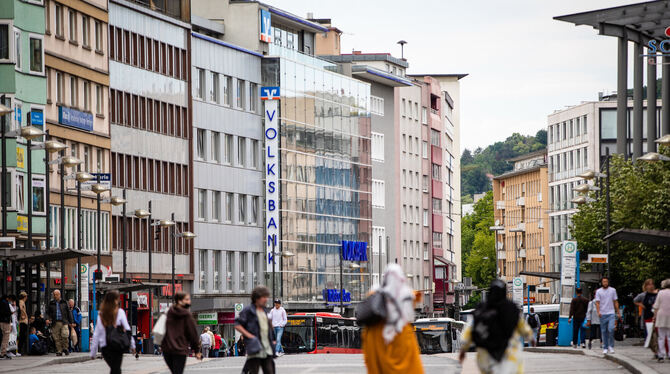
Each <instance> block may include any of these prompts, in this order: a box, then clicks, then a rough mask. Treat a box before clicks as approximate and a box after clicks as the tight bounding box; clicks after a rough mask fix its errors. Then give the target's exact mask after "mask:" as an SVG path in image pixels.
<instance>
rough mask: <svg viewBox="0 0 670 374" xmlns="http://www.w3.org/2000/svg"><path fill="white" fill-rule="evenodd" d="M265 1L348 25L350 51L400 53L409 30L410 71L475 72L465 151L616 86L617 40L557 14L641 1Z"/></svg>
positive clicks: (464, 97) (464, 113) (465, 91)
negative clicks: (564, 20) (400, 44)
mask: <svg viewBox="0 0 670 374" xmlns="http://www.w3.org/2000/svg"><path fill="white" fill-rule="evenodd" d="M266 1H267V2H269V3H270V4H272V5H275V6H277V7H279V8H282V9H284V10H286V11H289V12H292V13H294V14H297V15H300V16H303V17H306V15H307V12H312V13H314V17H316V18H331V19H332V20H333V24H334V26H336V27H338V28H339V29H341V30H342V31H344V34H343V35H342V53H351V51H352V50H354V49H355V50H361V51H363V52H367V53H371V52H378V53H379V52H391V53H392V54H393V55H394V56H397V57H400V46H398V45H397V44H396V42H397V41H398V40H401V39H404V40H406V41H407V42H408V44H407V45H405V57H406V58H407V59H408V61H409V64H410V68H409V73H414V74H416V73H468V74H469V76H467V77H466V78H464V79H463V80H461V103H460V106H461V107H460V109H461V152H462V151H463V149H464V148H466V147H467V148H470V149H474V148H476V147H479V146H481V147H484V146H486V145H489V144H491V143H493V142H495V141H498V140H504V139H505V138H506V137H507V136H509V135H511V134H512V133H513V132H519V133H522V134H535V133H536V132H537V131H538V130H539V129H541V128H545V127H546V124H547V115H548V114H550V113H552V112H553V111H554V110H556V109H561V108H564V107H565V106H568V105H574V104H578V103H580V102H581V101H591V100H596V99H597V97H598V91H613V90H615V89H616V40H615V39H613V38H609V37H604V36H599V35H598V33H597V31H596V30H594V29H592V28H591V27H588V26H580V27H576V26H574V25H572V24H568V23H565V22H559V21H555V20H553V19H552V17H554V16H558V15H565V14H571V13H577V12H582V11H587V10H594V9H599V8H605V7H611V6H617V5H623V4H630V3H634V2H636V1H621V0H588V1H584V0H579V1H578V0H561V1H544V0H543V1H538V0H526V1H521V0H508V1H498V0H486V1H484V0H468V1H461V0H458V1H456V0H414V1H400V0H386V1H382V0H338V1H313V0H266ZM629 65H632V64H629ZM629 75H630V74H629Z"/></svg>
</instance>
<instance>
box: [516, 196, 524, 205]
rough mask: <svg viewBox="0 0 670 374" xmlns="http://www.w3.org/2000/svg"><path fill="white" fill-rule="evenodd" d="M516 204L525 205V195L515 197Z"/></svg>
mask: <svg viewBox="0 0 670 374" xmlns="http://www.w3.org/2000/svg"><path fill="white" fill-rule="evenodd" d="M516 205H517V206H526V198H525V197H523V196H522V197H519V198H517V199H516Z"/></svg>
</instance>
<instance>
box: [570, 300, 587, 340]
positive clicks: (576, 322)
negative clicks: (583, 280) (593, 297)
mask: <svg viewBox="0 0 670 374" xmlns="http://www.w3.org/2000/svg"><path fill="white" fill-rule="evenodd" d="M575 292H576V293H577V296H575V297H574V298H573V299H572V301H571V302H570V315H569V316H568V323H570V322H572V347H573V348H578V347H579V346H580V345H581V346H582V348H586V334H585V332H586V329H585V328H584V320H585V319H586V311H587V310H588V309H589V300H588V299H587V298H585V297H584V296H582V289H581V288H577V289H576V290H575Z"/></svg>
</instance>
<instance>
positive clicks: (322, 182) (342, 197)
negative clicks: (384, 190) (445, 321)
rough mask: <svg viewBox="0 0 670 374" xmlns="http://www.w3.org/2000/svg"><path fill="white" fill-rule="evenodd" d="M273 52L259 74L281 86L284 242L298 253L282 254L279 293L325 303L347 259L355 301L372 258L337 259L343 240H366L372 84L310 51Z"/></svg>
mask: <svg viewBox="0 0 670 374" xmlns="http://www.w3.org/2000/svg"><path fill="white" fill-rule="evenodd" d="M274 49H281V47H278V46H274ZM278 52H281V51H278ZM273 55H275V56H281V57H277V58H265V59H263V62H262V64H263V65H262V71H263V74H262V75H263V86H279V87H280V89H281V101H280V104H279V107H280V114H279V115H280V116H279V118H280V176H279V178H280V182H281V186H280V197H281V202H280V214H281V223H280V228H281V235H280V244H281V248H282V251H283V252H284V253H286V252H288V251H290V252H291V253H293V254H295V256H293V257H285V258H283V260H282V262H283V263H282V264H281V269H282V271H281V277H282V279H281V282H280V284H281V289H280V290H279V292H280V293H279V294H280V296H281V297H282V298H283V299H285V300H286V301H289V302H291V303H292V304H291V305H292V307H294V306H295V307H298V308H300V307H303V308H318V307H319V306H323V305H324V304H325V303H326V301H325V300H324V297H323V295H324V290H328V289H339V288H340V266H341V265H342V268H343V276H342V283H343V288H344V289H345V291H346V292H349V293H350V294H351V300H352V301H353V302H355V301H358V300H360V299H361V295H364V294H365V292H366V291H367V290H368V289H369V287H370V279H369V270H368V264H367V263H366V262H358V263H356V265H358V267H357V266H355V265H354V266H353V267H352V266H351V265H352V262H350V261H344V262H343V263H342V264H341V263H340V261H341V258H342V256H341V251H342V244H341V243H342V241H344V240H347V241H358V242H365V243H369V241H370V235H371V232H372V198H371V183H372V181H371V178H372V164H371V154H370V150H371V122H370V121H371V120H370V85H369V84H368V83H364V82H361V81H358V80H355V79H352V78H349V77H346V76H343V75H341V74H338V73H336V72H335V71H334V70H335V65H331V64H330V63H328V62H325V61H324V60H320V59H316V58H314V57H311V56H308V55H300V58H299V59H298V58H296V59H293V58H290V56H285V54H282V53H273ZM368 247H369V245H368ZM334 304H337V303H334Z"/></svg>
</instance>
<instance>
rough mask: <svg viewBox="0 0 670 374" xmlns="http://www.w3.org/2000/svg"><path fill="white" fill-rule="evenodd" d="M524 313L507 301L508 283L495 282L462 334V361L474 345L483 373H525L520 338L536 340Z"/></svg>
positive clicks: (498, 280)
mask: <svg viewBox="0 0 670 374" xmlns="http://www.w3.org/2000/svg"><path fill="white" fill-rule="evenodd" d="M520 314H521V311H520V310H519V307H517V305H516V304H515V303H513V302H512V301H510V300H508V299H507V284H505V282H503V281H502V280H500V279H495V280H493V282H491V286H490V287H489V296H488V297H487V300H486V301H485V302H483V303H480V304H479V305H478V306H477V308H476V309H475V311H474V313H473V317H474V321H473V323H472V325H470V326H468V327H467V328H466V329H465V330H464V331H463V344H461V353H460V355H459V361H460V362H461V363H463V360H465V354H466V352H468V350H469V349H470V347H471V346H472V345H473V344H474V346H475V347H476V348H477V366H478V367H479V370H480V371H481V372H482V373H485V374H486V373H522V372H523V361H522V360H521V354H520V353H521V351H522V350H523V345H522V344H521V339H520V338H521V337H523V338H525V339H529V340H531V341H533V340H535V339H534V337H533V330H531V329H530V327H529V326H528V324H527V323H526V322H525V321H524V320H523V319H522V318H520Z"/></svg>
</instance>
